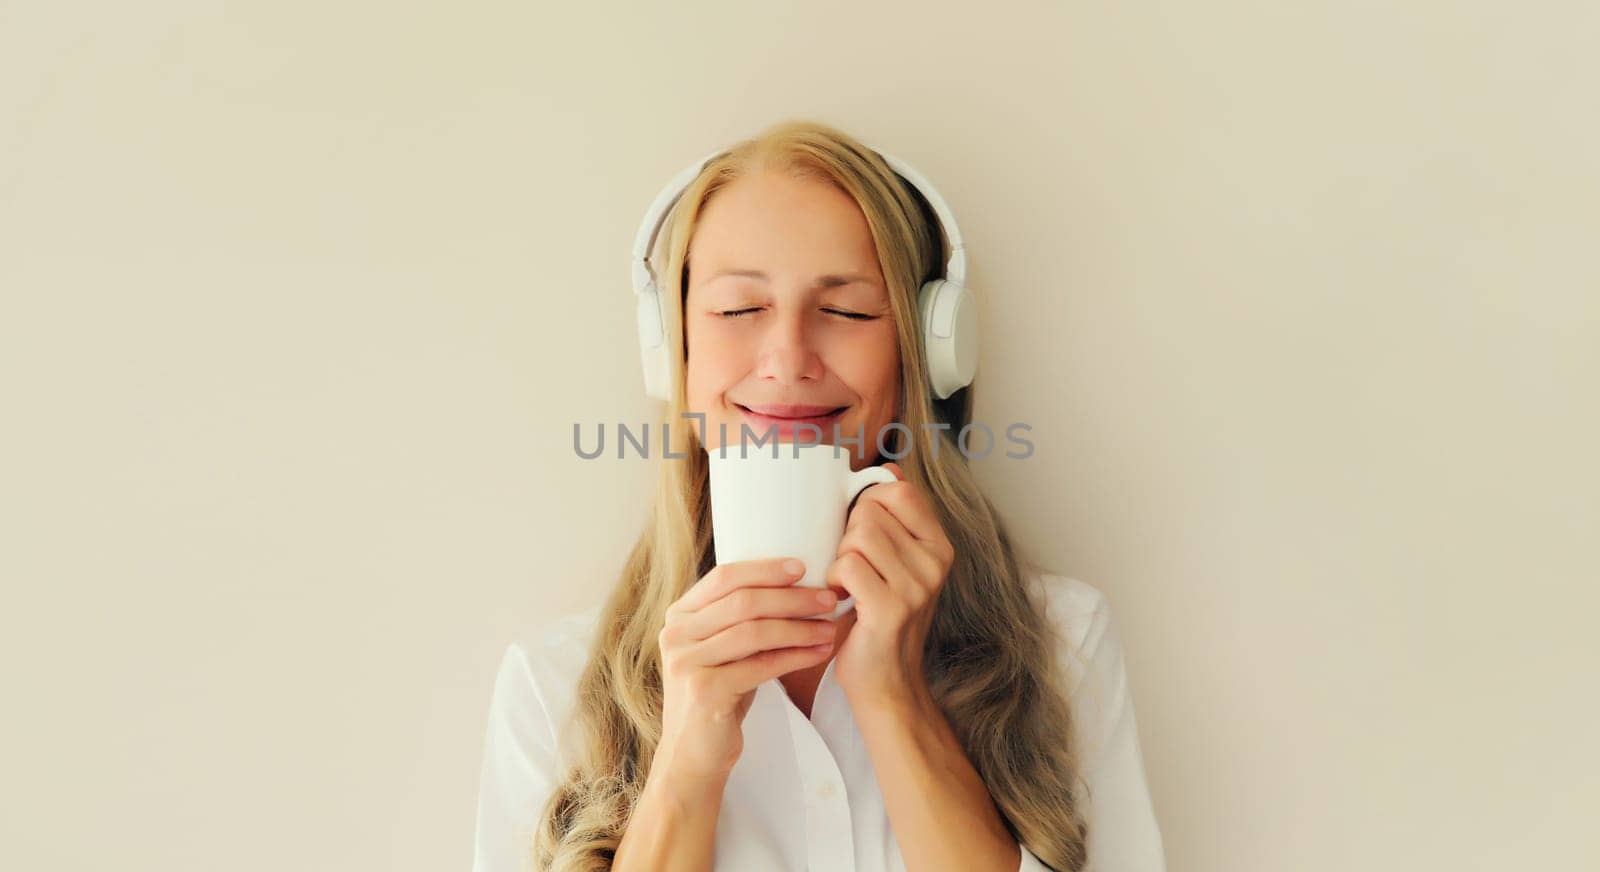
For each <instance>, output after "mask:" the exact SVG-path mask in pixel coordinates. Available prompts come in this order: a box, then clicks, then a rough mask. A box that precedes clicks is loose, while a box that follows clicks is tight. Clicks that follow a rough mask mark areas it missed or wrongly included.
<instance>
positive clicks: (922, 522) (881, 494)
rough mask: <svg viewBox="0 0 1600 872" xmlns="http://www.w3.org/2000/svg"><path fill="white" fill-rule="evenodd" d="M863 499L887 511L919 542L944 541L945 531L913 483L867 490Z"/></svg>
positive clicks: (893, 483)
mask: <svg viewBox="0 0 1600 872" xmlns="http://www.w3.org/2000/svg"><path fill="white" fill-rule="evenodd" d="M861 496H862V499H863V500H872V501H873V502H876V503H878V504H879V505H881V506H883V507H884V508H885V509H887V510H888V512H889V514H891V515H894V516H895V517H896V518H898V519H899V521H900V523H901V524H904V525H905V528H906V529H907V530H909V531H911V535H912V536H914V537H915V538H916V539H918V540H919V541H924V542H935V541H941V540H943V539H944V538H945V535H944V528H943V527H942V526H940V525H939V520H938V519H937V518H935V517H934V515H933V510H932V509H931V508H929V507H928V503H927V501H926V500H925V499H923V497H922V494H921V493H919V492H918V491H917V486H916V485H915V484H914V483H912V482H909V481H896V482H888V483H886V484H884V485H882V486H881V487H876V488H868V489H867V490H866V492H864V493H863V494H862V495H861Z"/></svg>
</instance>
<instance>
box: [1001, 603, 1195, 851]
mask: <svg viewBox="0 0 1600 872" xmlns="http://www.w3.org/2000/svg"><path fill="white" fill-rule="evenodd" d="M1078 650H1079V651H1080V652H1081V655H1082V657H1083V660H1084V666H1083V669H1082V678H1081V680H1080V681H1078V682H1077V684H1076V686H1075V687H1074V688H1073V691H1072V695H1071V704H1072V715H1073V721H1074V724H1075V726H1076V729H1075V732H1076V738H1077V740H1078V748H1079V755H1078V759H1079V761H1080V766H1081V767H1082V769H1083V775H1084V780H1085V781H1086V782H1087V783H1088V788H1089V796H1088V800H1089V808H1088V815H1087V819H1088V826H1089V844H1088V853H1089V862H1088V864H1087V866H1086V867H1085V869H1086V870H1087V872H1165V869H1166V856H1165V852H1164V849H1163V846H1162V840H1161V830H1160V827H1159V826H1158V824H1157V822H1156V816H1155V809H1154V807H1153V805H1152V804H1151V801H1150V791H1149V788H1148V787H1147V785H1146V783H1145V772H1144V757H1143V754H1142V752H1141V751H1140V748H1139V726H1138V721H1137V719H1136V718H1135V716H1134V710H1133V694H1132V692H1131V689H1130V688H1129V685H1128V671H1127V666H1126V664H1125V662H1124V657H1123V646H1122V638H1121V636H1120V635H1119V634H1118V632H1117V628H1116V625H1115V623H1114V622H1113V621H1112V619H1111V606H1110V603H1109V602H1108V601H1107V600H1106V598H1105V596H1104V595H1099V596H1097V597H1096V599H1095V604H1094V611H1093V614H1092V618H1091V619H1090V621H1089V622H1088V631H1087V633H1086V634H1085V635H1084V638H1083V640H1082V642H1081V644H1080V645H1079V647H1078ZM1030 856H1031V855H1029V854H1028V853H1027V852H1026V849H1024V854H1023V860H1022V870H1023V872H1045V867H1044V865H1043V864H1040V863H1039V861H1038V860H1037V858H1033V862H1034V863H1035V864H1036V865H1034V866H1029V865H1028V861H1029V859H1030Z"/></svg>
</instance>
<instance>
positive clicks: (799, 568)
mask: <svg viewBox="0 0 1600 872" xmlns="http://www.w3.org/2000/svg"><path fill="white" fill-rule="evenodd" d="M783 571H784V572H787V573H789V574H790V575H805V574H806V565H805V564H804V563H801V562H800V561H798V560H793V559H790V560H785V561H783Z"/></svg>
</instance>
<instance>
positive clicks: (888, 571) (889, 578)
mask: <svg viewBox="0 0 1600 872" xmlns="http://www.w3.org/2000/svg"><path fill="white" fill-rule="evenodd" d="M899 523H900V522H898V521H896V520H895V519H894V518H892V517H889V516H888V515H887V513H886V512H885V511H884V510H883V509H882V508H881V507H878V506H872V507H870V508H869V509H868V510H867V511H866V512H864V513H863V514H862V515H861V517H860V518H859V519H857V520H856V521H855V522H854V523H852V525H851V527H850V529H849V530H848V531H847V532H846V533H845V534H844V538H842V539H840V540H839V554H841V555H842V554H845V553H848V552H855V553H858V554H860V555H861V556H862V557H865V558H866V559H867V563H869V564H871V566H872V569H873V571H874V572H876V573H877V574H878V576H879V577H880V578H882V579H883V580H884V582H885V583H887V584H888V585H889V589H890V590H892V591H894V593H895V595H896V596H898V597H900V598H902V599H907V600H909V599H911V598H912V597H914V596H915V595H916V594H917V593H919V592H920V591H921V585H920V584H919V583H918V582H917V580H916V579H914V578H912V577H911V572H910V569H909V568H908V567H907V566H906V561H905V557H904V556H903V555H902V554H901V553H900V548H899V546H898V545H897V544H896V543H895V541H894V539H892V538H891V537H890V534H889V530H888V528H889V527H894V526H899ZM907 538H908V539H909V534H908V535H907ZM836 559H837V557H836Z"/></svg>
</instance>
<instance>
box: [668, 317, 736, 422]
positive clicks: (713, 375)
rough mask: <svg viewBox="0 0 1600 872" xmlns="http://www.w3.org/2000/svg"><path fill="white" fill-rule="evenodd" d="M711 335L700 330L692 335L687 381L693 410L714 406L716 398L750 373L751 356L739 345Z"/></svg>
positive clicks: (686, 374)
mask: <svg viewBox="0 0 1600 872" xmlns="http://www.w3.org/2000/svg"><path fill="white" fill-rule="evenodd" d="M708 332H710V331H706V330H704V329H701V330H699V331H697V332H695V333H691V334H690V340H689V361H688V368H687V371H686V372H685V373H684V378H685V384H686V390H687V393H688V399H689V405H690V407H691V408H693V409H705V408H708V407H710V406H712V405H714V404H715V403H716V401H717V395H718V394H720V393H722V391H724V390H726V389H727V388H728V387H730V386H732V385H733V384H735V383H736V382H738V381H739V379H740V378H742V377H743V376H744V373H745V372H746V371H748V369H749V356H748V355H747V354H746V353H745V351H744V350H743V349H742V348H740V347H739V343H737V342H734V341H730V340H729V339H728V338H727V337H721V336H716V335H708Z"/></svg>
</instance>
